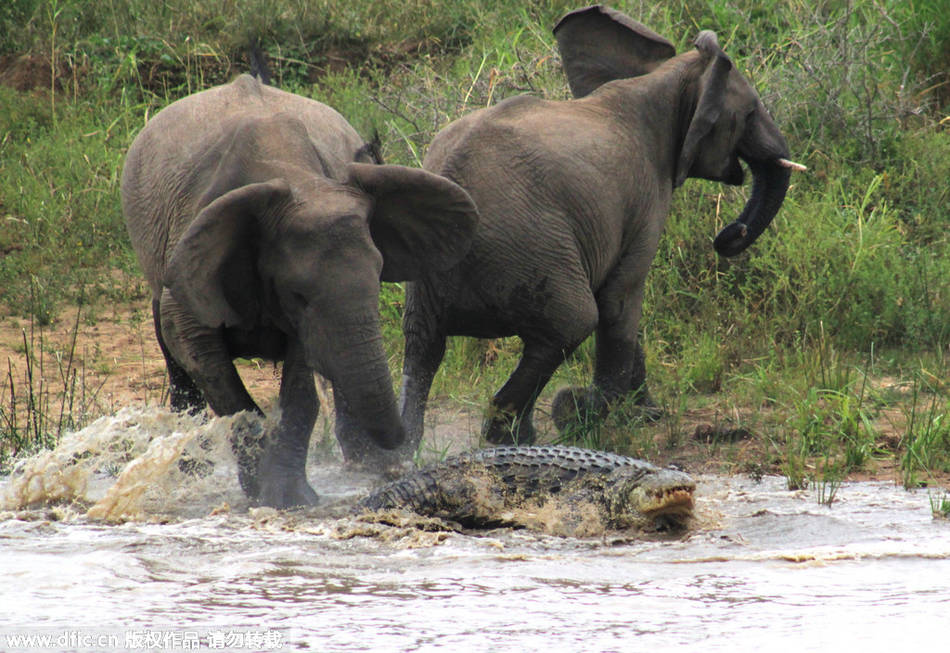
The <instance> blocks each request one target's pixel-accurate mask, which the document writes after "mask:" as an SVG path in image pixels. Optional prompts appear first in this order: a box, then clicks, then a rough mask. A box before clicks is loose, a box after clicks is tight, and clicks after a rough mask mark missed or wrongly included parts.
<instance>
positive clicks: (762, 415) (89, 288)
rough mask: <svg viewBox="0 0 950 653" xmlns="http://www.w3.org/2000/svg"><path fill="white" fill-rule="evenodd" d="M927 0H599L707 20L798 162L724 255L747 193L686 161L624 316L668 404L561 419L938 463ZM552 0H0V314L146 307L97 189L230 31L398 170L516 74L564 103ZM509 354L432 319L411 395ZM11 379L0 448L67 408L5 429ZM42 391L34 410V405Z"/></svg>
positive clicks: (945, 307) (876, 459)
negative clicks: (735, 435) (727, 432)
mask: <svg viewBox="0 0 950 653" xmlns="http://www.w3.org/2000/svg"><path fill="white" fill-rule="evenodd" d="M942 5H943V3H942V2H940V1H939V0H914V1H912V2H906V1H903V0H901V1H898V0H875V1H871V0H854V1H853V2H846V3H845V2H836V1H835V0H819V1H818V2H814V1H811V0H790V1H783V2H777V1H766V2H762V1H761V0H757V1H755V2H753V1H752V0H701V1H700V2H685V1H681V0H676V1H673V2H668V3H647V2H644V1H642V0H626V1H624V2H617V3H614V6H616V7H617V8H618V9H621V10H622V11H624V12H626V13H627V14H629V15H631V16H633V17H636V18H638V19H639V20H641V21H642V22H643V23H645V24H647V25H649V26H650V27H651V28H653V29H655V30H656V31H658V32H659V33H661V34H664V35H665V36H667V37H668V38H670V39H671V40H672V41H673V42H674V43H675V44H676V45H677V48H678V49H679V50H682V49H686V48H689V47H691V46H690V41H691V39H692V38H693V37H694V36H695V34H696V33H697V32H698V31H699V30H700V29H713V30H715V31H716V32H717V33H718V34H719V38H720V42H721V43H722V45H723V47H724V49H725V50H726V51H727V52H728V53H729V54H730V55H731V56H732V57H733V59H734V60H735V62H736V64H737V66H738V67H739V68H740V69H741V70H743V71H744V72H745V73H746V75H747V76H748V77H749V78H750V79H751V80H752V81H753V83H754V84H755V85H756V87H757V88H758V89H759V92H760V94H761V96H762V98H763V101H764V102H765V103H766V105H767V106H768V107H769V108H770V110H771V111H772V113H773V115H774V116H775V118H776V121H777V122H778V124H779V125H780V126H781V127H782V128H783V131H784V132H785V134H786V136H787V138H788V141H789V144H790V146H791V149H792V151H793V153H794V154H793V156H794V158H795V159H797V160H801V161H803V162H804V163H806V164H807V165H808V166H809V168H810V172H808V173H806V174H796V175H795V177H794V179H793V186H792V188H791V190H790V192H789V194H788V198H787V200H786V202H785V205H784V207H783V209H782V211H781V212H780V213H779V215H778V217H777V219H776V221H775V223H774V226H773V228H772V229H770V231H769V233H768V234H765V235H764V236H763V237H762V238H761V239H760V240H759V241H758V242H757V243H756V245H755V246H753V247H752V248H751V251H749V252H748V253H746V254H743V255H742V256H739V257H737V258H736V259H735V260H724V259H718V258H717V257H716V255H715V253H714V252H713V250H712V248H711V246H710V244H711V242H710V241H711V237H712V236H713V235H714V234H715V233H716V231H717V230H718V228H719V227H721V226H722V225H723V224H724V222H725V221H728V220H731V219H732V217H733V216H734V215H736V214H737V213H738V211H739V210H740V209H741V207H742V205H743V204H744V201H745V198H746V196H747V192H748V189H747V188H728V187H724V186H721V185H717V184H713V183H707V182H702V181H697V180H691V181H689V182H688V183H687V184H686V185H685V186H684V187H683V188H682V189H680V190H679V191H678V192H677V194H676V196H675V199H674V207H673V211H672V214H671V216H670V221H669V223H668V225H667V230H666V234H665V236H664V239H663V242H662V245H661V249H660V252H659V254H658V256H657V259H656V261H655V263H654V268H653V271H652V272H651V278H650V280H649V283H648V289H647V298H646V306H645V313H644V320H643V341H644V344H645V347H646V350H647V353H648V370H649V374H650V379H651V384H652V391H653V394H654V395H655V397H656V398H657V400H658V401H659V402H660V403H661V404H662V405H663V408H664V410H665V412H666V417H665V418H664V420H663V421H662V422H661V425H660V426H659V427H646V426H644V425H643V424H641V423H640V421H639V418H638V416H637V411H636V410H635V409H634V408H633V407H629V408H628V407H625V406H621V407H620V408H619V409H618V410H617V411H615V413H614V414H612V416H611V417H610V419H609V420H608V421H607V423H606V424H603V425H600V426H593V427H591V429H590V430H589V431H588V432H586V433H583V434H580V435H579V437H580V438H581V439H582V441H583V442H585V443H587V444H590V445H591V446H605V447H611V448H616V449H622V450H625V451H629V452H632V453H637V454H641V455H647V456H661V455H668V456H673V457H675V455H676V454H675V452H676V450H677V449H679V448H682V447H685V446H687V445H689V446H693V447H695V446H700V447H705V448H706V449H705V451H707V452H708V454H709V455H710V456H719V457H724V458H726V459H727V460H728V459H730V458H735V459H737V460H738V459H739V458H741V457H743V456H744V457H745V459H746V461H745V462H743V463H741V464H740V463H737V464H738V465H740V466H739V467H738V468H739V469H740V470H741V471H758V470H765V471H768V470H773V471H781V472H782V473H784V474H785V475H786V476H787V477H788V478H789V484H790V486H795V487H805V486H807V485H808V484H809V483H819V484H820V488H821V490H820V492H819V494H820V495H821V497H822V500H828V501H830V500H831V499H833V497H834V491H835V490H836V489H837V485H836V484H837V483H839V482H840V479H841V478H842V477H843V476H845V475H848V474H851V473H854V472H857V471H862V470H864V471H867V470H873V469H874V468H875V467H876V466H877V465H879V464H882V461H890V462H891V463H892V464H894V465H895V466H896V468H897V469H898V470H899V474H900V478H901V480H902V481H903V482H904V483H905V484H907V485H908V486H912V485H918V484H921V483H928V482H932V481H933V479H934V478H935V475H936V476H939V475H941V474H943V475H944V477H946V476H945V475H946V474H947V473H948V472H950V386H948V382H947V379H948V377H950V374H948V367H950V366H948V361H950V281H948V280H950V211H948V208H947V207H948V206H950V185H948V184H947V179H950V77H948V73H947V71H948V70H950V49H948V48H950V45H948V44H950V13H948V12H946V11H945V8H944V7H943V6H942ZM575 6H576V5H575V3H568V2H566V1H564V0H556V1H555V2H550V3H534V2H528V1H527V0H524V1H520V0H519V1H513V2H499V1H497V0H466V1H464V2H439V1H437V0H400V1H396V0H380V1H374V2H369V1H353V0H313V1H306V2H305V1H303V0H254V1H249V2H234V1H233V0H210V1H208V2H199V3H195V2H189V1H186V0H170V1H169V2H162V3H154V2H145V1H144V0H114V1H112V2H109V3H99V4H95V5H93V4H90V3H88V2H84V1H83V0H8V1H7V2H5V3H3V4H2V6H0V34H3V35H4V36H3V38H2V39H0V256H2V258H0V306H2V311H0V314H2V315H12V316H25V317H26V318H28V319H30V320H31V324H35V325H36V326H37V327H38V328H41V327H43V326H46V325H49V324H51V323H54V322H56V321H57V320H60V319H61V316H62V313H63V308H64V307H66V306H71V305H73V306H74V305H78V304H81V303H85V304H88V305H89V306H95V305H96V303H97V302H103V301H107V302H117V301H136V302H142V303H144V302H145V291H144V287H143V285H142V284H141V283H140V282H137V281H135V279H137V278H138V273H137V263H136V262H135V258H134V256H133V254H132V252H131V249H130V245H129V243H128V240H127V236H126V234H125V229H124V225H123V221H122V216H121V210H120V207H119V200H118V196H119V193H118V184H119V181H118V180H119V175H120V171H121V166H122V160H123V154H124V152H125V150H126V149H127V147H128V146H129V144H130V143H131V140H132V138H134V136H135V134H136V133H137V132H138V130H139V129H140V128H141V127H142V125H143V124H144V123H145V121H146V120H147V119H148V116H150V115H154V114H155V113H156V112H157V111H159V110H160V109H161V108H162V107H164V106H165V105H167V104H168V103H169V102H171V101H173V100H175V99H177V98H179V97H182V96H184V95H186V94H188V93H191V92H194V91H197V90H199V89H202V88H206V87H208V86H210V85H213V84H218V83H223V82H226V81H228V80H230V79H231V78H233V77H234V76H235V75H236V74H237V73H239V72H242V71H245V70H247V69H248V62H247V53H248V51H249V49H250V48H251V47H253V46H257V47H259V48H260V50H261V52H263V54H264V56H265V58H266V60H267V61H268V64H269V66H270V69H271V72H272V75H273V83H275V84H277V85H280V86H281V87H283V88H285V89H288V90H291V91H294V92H297V93H301V94H303V95H307V96H310V97H314V98H316V99H319V100H321V101H323V102H326V103H328V104H330V105H332V106H334V107H335V108H337V109H338V110H339V111H341V112H342V113H343V114H344V115H345V116H346V117H347V118H348V119H349V120H350V121H351V122H352V123H353V124H354V126H355V127H356V128H357V129H358V130H359V131H360V132H361V133H363V134H364V135H366V136H367V137H368V136H369V135H371V134H372V132H373V131H374V130H378V131H379V133H380V135H381V137H382V141H383V154H384V157H385V158H386V159H387V161H389V162H393V163H401V164H406V165H419V164H420V163H421V160H422V157H423V156H424V153H425V148H426V145H427V144H428V143H429V142H430V141H431V139H432V136H433V135H434V134H435V133H436V132H437V131H438V130H439V129H440V128H441V127H443V126H444V125H445V124H447V123H448V122H450V121H451V120H454V119H455V118H457V117H459V116H461V115H463V114H465V113H466V112H468V111H471V110H473V109H476V108H478V107H482V106H486V105H490V104H493V103H496V102H498V101H499V100H501V99H503V98H505V97H508V96H511V95H514V94H518V93H532V94H535V95H540V96H543V97H548V98H554V99H563V98H566V97H568V90H567V85H566V83H565V80H564V77H563V75H562V73H561V71H560V68H559V61H558V55H557V50H556V48H555V45H554V41H553V38H552V36H551V33H550V28H551V27H552V26H553V25H554V23H555V22H556V21H557V19H558V18H559V17H560V16H561V15H562V14H563V13H565V12H566V11H568V10H570V9H572V8H574V7H575ZM401 308H402V289H401V288H400V287H399V286H397V285H392V286H386V287H385V289H384V292H383V297H382V303H381V311H382V314H383V316H384V320H385V335H386V339H387V342H388V344H389V346H390V351H391V352H392V355H393V358H392V361H393V367H394V372H395V370H397V369H398V367H399V365H400V361H401V347H402V341H401V331H400V324H399V321H400V314H401ZM24 349H26V350H27V351H26V353H27V355H28V357H30V359H31V360H34V361H36V360H38V358H37V357H38V356H39V355H40V354H41V352H42V347H40V348H39V349H38V350H37V348H35V347H33V346H32V345H31V344H30V343H29V342H27V343H26V345H24ZM517 352H518V343H517V341H498V342H491V343H487V342H476V341H472V340H464V339H457V340H455V341H453V342H451V343H450V346H449V351H448V354H447V357H446V362H445V365H444V367H443V369H442V371H441V372H440V374H439V376H438V377H437V380H436V385H435V387H434V393H435V394H436V395H439V396H443V397H449V398H451V400H453V401H457V402H463V403H470V404H472V405H473V406H475V405H477V406H482V405H484V402H485V400H486V399H487V397H488V396H489V394H490V393H491V392H492V391H494V389H496V388H497V387H498V386H499V385H500V383H501V382H502V381H503V379H504V377H505V376H506V375H507V373H508V371H510V369H511V366H512V365H513V361H514V357H515V355H516V354H517ZM592 352H593V348H592V346H591V343H585V345H584V346H582V347H581V348H580V350H579V351H578V352H577V353H576V354H575V356H574V357H573V358H572V359H571V360H570V361H569V362H568V364H567V365H565V366H564V367H563V369H562V370H561V371H560V372H559V373H558V376H557V378H555V380H554V381H553V382H552V383H551V385H550V386H549V390H548V393H550V392H553V390H554V389H556V388H557V387H559V386H562V385H564V384H566V383H571V384H574V385H577V384H583V383H585V382H586V380H587V379H589V375H590V369H591V364H592ZM72 353H73V352H69V360H70V361H72ZM71 369H73V370H75V367H72V368H71ZM23 374H24V370H16V371H14V370H13V368H12V366H10V368H9V373H8V374H7V387H6V390H5V392H4V393H3V399H2V402H0V417H2V419H0V430H2V433H0V437H3V438H5V439H6V447H5V450H6V451H7V452H10V451H15V450H17V449H20V448H23V447H24V446H27V445H26V442H27V440H28V441H29V442H30V443H33V444H34V445H44V444H47V443H48V442H50V441H51V439H53V438H55V436H56V434H57V433H58V430H59V429H61V428H64V427H74V426H76V425H79V424H81V422H82V420H81V419H79V416H78V414H77V416H75V417H70V415H71V413H70V410H71V409H76V408H77V407H78V406H79V404H83V402H78V403H76V402H73V403H62V408H61V409H60V403H61V402H54V406H55V408H56V410H58V411H59V412H60V413H62V414H63V417H62V418H61V419H60V418H56V419H51V420H47V421H46V422H44V424H45V426H43V427H42V428H40V427H39V421H38V420H37V419H34V420H33V421H32V422H31V423H32V424H33V425H34V426H32V427H30V428H32V429H33V430H34V431H36V432H33V431H29V432H28V431H26V430H24V429H26V428H27V427H25V426H24V423H23V420H22V419H21V420H20V421H16V420H15V418H14V417H13V416H14V415H16V414H17V411H16V407H15V406H14V405H13V404H12V403H11V399H10V398H11V397H14V398H23V397H28V396H30V395H31V394H32V395H33V396H34V398H36V396H37V393H39V392H40V390H41V388H38V387H35V386H27V384H26V381H25V380H24V379H25V377H24V376H23ZM71 378H74V377H71ZM74 380H75V379H74ZM73 396H74V397H75V396H79V395H76V394H75V392H74V394H73ZM22 405H23V404H22V402H21V403H20V406H22ZM36 405H37V406H39V405H40V404H38V403H37V404H36ZM542 405H543V402H542ZM67 406H68V408H67ZM47 408H48V410H46V412H45V413H42V414H51V413H53V412H56V410H54V408H53V407H52V406H48V407H47ZM37 410H39V409H37ZM86 410H91V408H89V407H88V406H86V405H85V404H83V411H86ZM38 414H40V413H37V414H36V415H38ZM36 415H34V417H36ZM697 415H704V416H707V417H708V421H711V422H714V423H715V424H716V425H718V424H720V423H724V424H729V425H730V428H731V429H732V430H733V431H735V430H736V429H744V430H745V431H747V432H750V433H753V434H755V442H756V446H757V447H758V448H757V449H755V456H754V458H755V461H754V462H749V459H750V456H749V455H748V454H742V452H741V451H740V450H741V449H742V447H744V446H747V445H743V444H742V443H741V442H740V443H736V442H721V441H716V440H715V439H713V440H712V441H709V442H704V443H702V444H697V440H695V439H692V438H690V433H689V432H688V429H690V428H692V427H693V426H694V424H695V421H696V416H697ZM651 429H652V430H651ZM27 435H29V437H27ZM550 435H551V437H554V436H553V433H551V434H550Z"/></svg>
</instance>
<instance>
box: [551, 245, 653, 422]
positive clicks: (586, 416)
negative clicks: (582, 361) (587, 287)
mask: <svg viewBox="0 0 950 653" xmlns="http://www.w3.org/2000/svg"><path fill="white" fill-rule="evenodd" d="M651 258H652V256H651V257H650V258H647V259H646V264H645V265H644V263H643V261H644V259H643V258H638V259H636V260H633V261H626V262H625V263H626V265H625V264H624V263H621V265H619V266H618V268H617V270H616V271H615V274H614V276H613V277H612V278H611V279H609V280H608V282H607V283H606V284H605V285H604V287H603V288H602V290H601V292H600V293H599V294H598V297H597V306H598V313H599V316H600V320H599V322H598V324H597V332H596V353H595V363H594V383H593V385H592V386H589V387H587V388H564V389H563V390H561V391H560V392H559V393H558V395H557V396H556V397H555V399H554V402H553V404H552V407H551V413H552V416H553V418H554V423H555V425H556V426H557V428H558V430H559V431H560V432H561V433H562V434H568V433H570V432H571V431H575V432H576V431H577V430H583V429H586V428H589V427H590V426H592V425H593V424H596V423H597V422H599V421H600V420H602V419H603V418H604V417H606V415H607V413H608V412H609V410H610V406H611V405H612V404H614V403H615V402H616V401H617V400H619V399H620V398H622V397H626V396H631V395H632V397H633V399H634V401H635V402H636V404H638V405H640V406H642V407H643V416H644V417H645V418H647V419H649V420H651V421H652V420H656V419H659V418H660V417H661V416H662V412H661V411H660V410H659V409H658V408H657V407H656V404H654V402H653V400H652V398H651V397H650V393H649V391H648V390H647V385H646V364H645V360H644V355H643V350H642V349H641V347H640V342H639V339H638V328H639V322H640V315H641V311H642V305H643V282H644V279H645V277H646V271H647V269H648V268H649V261H650V259H651Z"/></svg>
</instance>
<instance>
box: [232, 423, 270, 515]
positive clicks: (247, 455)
mask: <svg viewBox="0 0 950 653" xmlns="http://www.w3.org/2000/svg"><path fill="white" fill-rule="evenodd" d="M265 436H266V434H265V432H264V424H263V422H262V421H261V419H260V417H258V416H256V415H250V414H244V413H239V414H238V415H236V416H235V418H234V422H233V425H232V431H231V448H232V450H233V451H234V456H235V458H237V468H238V481H239V482H240V483H241V489H242V490H243V491H244V494H246V495H247V496H248V497H249V498H250V499H257V498H258V497H259V496H260V493H261V484H260V480H259V478H258V477H259V474H258V468H259V467H260V462H261V457H262V455H263V452H264V447H265V444H266V442H265Z"/></svg>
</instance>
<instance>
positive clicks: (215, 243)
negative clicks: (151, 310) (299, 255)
mask: <svg viewBox="0 0 950 653" xmlns="http://www.w3.org/2000/svg"><path fill="white" fill-rule="evenodd" d="M289 196H290V188H289V186H288V185H287V183H286V182H284V181H283V180H281V179H273V180H271V181H266V182H262V183H256V184H248V185H246V186H242V187H240V188H236V189H234V190H232V191H230V192H228V193H225V194H224V195H222V196H221V197H219V198H217V199H216V200H214V201H213V202H211V203H210V204H208V205H207V206H206V207H205V208H204V209H202V210H201V212H200V213H198V215H197V217H196V218H195V220H194V221H193V222H192V223H191V225H190V226H189V227H188V229H187V230H186V231H185V233H184V235H183V236H182V237H181V239H180V240H179V241H178V244H177V245H175V248H174V250H172V255H171V257H170V258H169V260H168V265H166V267H165V279H164V284H165V286H166V287H168V289H169V290H171V293H172V296H173V297H174V298H175V299H176V300H178V301H179V302H181V304H182V305H183V306H184V307H185V308H186V309H187V310H188V311H189V312H190V313H191V314H192V315H194V316H195V318H197V320H198V322H199V323H201V324H203V325H204V326H207V327H218V326H221V325H222V324H223V325H224V326H240V325H250V324H253V323H254V322H255V320H256V319H257V315H258V313H259V310H260V307H259V306H258V297H260V293H259V292H258V285H259V284H258V280H257V273H256V258H257V257H256V254H257V246H258V241H259V230H260V227H259V224H260V217H261V216H262V215H264V214H265V213H266V212H267V211H268V209H269V208H270V207H272V206H273V205H274V204H275V203H277V202H280V201H283V200H285V199H286V198H288V197H289Z"/></svg>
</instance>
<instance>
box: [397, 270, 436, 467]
mask: <svg viewBox="0 0 950 653" xmlns="http://www.w3.org/2000/svg"><path fill="white" fill-rule="evenodd" d="M444 306H445V304H444V302H443V301H440V300H439V299H438V298H437V297H435V296H434V293H433V291H432V288H430V287H428V286H426V285H425V284H423V283H422V282H417V283H412V284H408V286H407V288H406V312H405V316H404V318H403V332H404V333H405V338H406V351H405V357H404V359H403V366H402V389H401V391H400V393H399V402H400V406H399V409H400V410H399V412H400V414H401V415H402V420H403V425H404V426H405V428H406V447H407V449H408V450H409V452H410V453H414V452H415V451H416V449H418V448H419V443H421V442H422V437H423V432H424V430H425V412H426V406H427V404H428V401H429V390H430V389H431V388H432V381H433V379H434V378H435V374H436V372H437V371H438V369H439V365H441V364H442V359H443V358H444V357H445V341H446V337H447V336H446V329H445V308H444Z"/></svg>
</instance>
